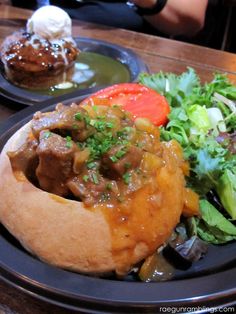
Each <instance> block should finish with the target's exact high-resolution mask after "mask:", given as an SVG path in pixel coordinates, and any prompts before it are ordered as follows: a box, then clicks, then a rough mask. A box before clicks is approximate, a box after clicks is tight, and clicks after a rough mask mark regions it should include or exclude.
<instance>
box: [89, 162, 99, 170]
mask: <svg viewBox="0 0 236 314" xmlns="http://www.w3.org/2000/svg"><path fill="white" fill-rule="evenodd" d="M96 167H97V164H96V163H95V162H88V163H87V168H88V169H93V168H96Z"/></svg>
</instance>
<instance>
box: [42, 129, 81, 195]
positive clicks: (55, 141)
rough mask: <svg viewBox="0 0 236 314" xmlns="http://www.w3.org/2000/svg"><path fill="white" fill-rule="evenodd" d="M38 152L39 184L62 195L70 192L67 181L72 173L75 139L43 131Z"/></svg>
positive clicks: (48, 190)
mask: <svg viewBox="0 0 236 314" xmlns="http://www.w3.org/2000/svg"><path fill="white" fill-rule="evenodd" d="M39 141H40V142H39V146H38V148H37V154H38V156H39V165H38V167H37V169H36V175H37V178H38V182H39V185H40V187H41V188H42V189H44V190H45V191H47V192H51V193H54V194H57V195H60V196H66V195H67V194H68V188H67V186H66V185H65V182H66V181H67V180H68V178H69V177H70V176H71V175H72V167H73V158H74V153H75V152H76V151H77V146H76V145H75V143H74V142H73V141H70V142H68V141H67V140H66V139H65V138H63V137H61V136H60V135H58V134H54V133H51V132H49V131H41V132H40V139H39Z"/></svg>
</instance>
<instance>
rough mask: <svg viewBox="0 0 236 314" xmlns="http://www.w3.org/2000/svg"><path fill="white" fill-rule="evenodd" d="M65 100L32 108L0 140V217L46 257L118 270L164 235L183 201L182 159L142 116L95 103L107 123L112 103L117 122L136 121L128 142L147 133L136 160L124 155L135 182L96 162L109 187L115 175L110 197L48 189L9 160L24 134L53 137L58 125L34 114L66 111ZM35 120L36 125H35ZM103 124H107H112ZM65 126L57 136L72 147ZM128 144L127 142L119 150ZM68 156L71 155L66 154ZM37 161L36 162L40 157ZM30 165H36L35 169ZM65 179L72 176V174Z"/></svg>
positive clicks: (81, 267) (91, 270) (98, 270)
mask: <svg viewBox="0 0 236 314" xmlns="http://www.w3.org/2000/svg"><path fill="white" fill-rule="evenodd" d="M67 108H69V109H68V110H72V111H73V115H72V117H73V119H74V117H75V115H76V114H77V113H79V112H81V109H80V107H79V106H78V105H77V104H72V106H71V107H67ZM67 108H65V106H63V105H58V106H57V108H56V110H55V111H54V112H53V113H36V114H35V116H34V119H33V120H32V121H31V122H29V123H28V124H26V125H25V126H24V127H23V128H21V129H20V130H18V131H17V132H16V133H15V134H14V135H13V137H11V138H10V139H9V141H8V142H7V144H6V145H5V147H4V149H3V151H2V153H1V156H0V178H1V179H0V220H1V222H2V223H3V224H4V226H5V227H6V228H7V229H8V230H9V231H10V232H11V233H12V234H13V235H14V236H15V237H16V238H17V239H18V240H19V241H20V242H21V244H22V245H23V246H24V247H25V248H26V249H27V250H28V251H30V252H31V253H32V254H33V255H36V256H37V257H38V258H40V259H41V260H43V261H45V262H47V263H50V264H53V265H56V266H58V267H62V268H65V269H69V270H73V271H77V272H81V273H86V274H96V275H101V274H106V273H109V272H111V271H115V272H116V273H117V274H125V273H127V272H128V271H129V270H130V269H131V268H132V267H133V266H134V265H136V264H137V263H139V262H140V261H142V260H143V259H144V258H146V257H147V256H149V255H150V254H152V253H153V252H154V251H155V250H156V249H157V248H158V247H160V246H161V245H162V244H163V243H165V241H167V240H168V238H169V236H170V234H171V232H172V230H173V229H174V227H175V226H176V224H177V223H178V221H179V219H180V216H181V214H182V212H183V210H184V208H186V201H185V194H186V193H185V192H186V188H185V179H184V176H185V174H186V173H187V165H186V162H185V161H184V159H183V156H182V152H181V148H180V146H179V145H178V143H176V142H174V141H172V142H169V143H162V142H160V140H159V132H158V129H156V128H154V127H153V126H152V124H150V123H148V122H147V121H146V120H141V121H140V120H138V121H135V122H134V123H133V122H131V120H130V118H129V115H128V114H127V113H125V112H124V111H122V110H120V109H119V108H107V107H105V106H100V108H101V109H99V110H100V113H99V114H100V117H101V113H102V112H103V113H104V112H106V116H110V117H112V115H113V117H112V119H111V121H112V122H113V123H114V121H115V120H114V112H112V111H115V115H118V116H119V115H121V116H120V117H123V118H124V117H125V119H123V120H124V121H123V122H122V123H124V124H123V125H122V127H123V128H126V127H127V126H128V125H129V126H130V128H131V129H132V130H131V129H130V131H131V133H132V132H133V129H134V130H137V129H138V133H139V136H138V137H137V134H136V137H134V138H133V139H132V140H131V142H132V145H133V144H134V143H135V144H137V143H144V144H145V141H144V137H143V138H142V136H141V135H140V134H143V136H144V135H145V138H149V139H152V141H151V142H149V143H148V141H146V142H147V144H148V145H146V147H145V150H142V154H141V155H142V156H141V158H140V157H139V162H137V161H136V162H132V160H131V163H132V164H133V165H134V168H131V169H130V170H129V171H130V172H129V173H131V175H130V177H131V181H132V180H133V177H134V178H135V180H136V183H137V182H139V183H138V184H136V183H135V184H130V182H128V184H127V182H125V180H126V179H127V176H126V177H125V174H126V173H122V175H121V176H119V177H118V178H117V177H116V175H117V173H115V174H114V173H113V174H112V171H115V172H116V169H115V170H114V168H113V169H112V171H109V170H107V169H105V170H104V167H103V168H102V175H103V178H105V179H106V180H109V183H111V186H110V188H111V187H114V186H112V185H114V184H115V183H114V181H115V182H118V191H119V193H118V194H117V190H116V191H113V190H112V192H110V190H109V191H108V194H109V193H110V194H109V195H110V200H109V199H104V198H102V193H101V195H100V194H99V197H98V198H96V197H97V194H96V193H95V194H92V199H91V197H87V196H88V195H80V197H78V195H77V199H76V197H75V194H74V195H73V199H72V197H71V195H70V193H69V195H64V193H65V192H64V189H62V190H56V191H54V193H52V192H51V191H47V190H46V189H47V187H45V184H44V183H42V182H44V181H43V180H39V181H40V182H37V183H35V181H34V179H33V178H32V176H29V175H28V173H27V171H26V168H24V167H23V168H24V169H19V167H18V166H17V162H16V163H14V153H12V152H16V151H17V150H18V151H19V149H20V148H21V147H22V145H24V143H25V142H26V141H28V140H30V141H31V140H35V139H36V140H37V141H38V144H37V145H36V146H37V149H38V147H39V145H40V142H41V144H42V142H44V140H48V139H51V140H52V139H53V136H55V137H56V135H58V134H57V133H58V129H56V127H55V125H54V126H52V125H51V126H50V125H49V124H47V127H46V128H45V125H44V124H43V123H41V122H42V120H43V119H44V121H49V119H50V117H51V116H52V115H53V114H54V117H55V115H56V116H57V117H58V116H60V117H61V116H63V115H64V117H65V116H67V117H68V114H67V113H68V110H67ZM83 110H84V112H83V114H85V115H86V116H89V117H90V119H91V120H90V123H89V125H90V129H89V130H90V131H91V129H92V130H94V125H95V122H96V121H98V120H99V121H101V119H96V118H98V116H96V115H97V113H96V112H95V110H93V108H91V107H90V106H88V107H87V108H86V106H85V107H84V109H83ZM77 118H79V119H75V122H76V123H78V124H79V123H80V122H81V120H80V118H81V116H80V115H77ZM83 121H84V120H83ZM94 121H95V122H94ZM105 121H106V123H110V122H111V121H110V120H105ZM116 121H117V120H116ZM57 122H58V120H57ZM40 123H41V128H42V129H40V127H39V126H40ZM42 125H44V127H42ZM107 126H109V128H110V126H111V125H107ZM113 126H114V125H113ZM114 129H115V128H113V129H112V130H114ZM45 130H46V131H45ZM48 130H49V131H48ZM55 130H57V133H55ZM67 130H68V128H67ZM64 131H65V128H64V129H63V132H62V133H63V134H64V137H63V136H61V135H58V136H61V137H63V138H64V140H62V142H63V141H64V143H65V147H67V146H68V147H67V148H68V149H71V138H70V140H69V141H68V133H67V134H65V133H64ZM40 132H51V133H53V135H50V136H49V137H48V136H47V135H48V133H46V134H47V135H46V136H45V137H41V139H40V136H39V135H37V134H40ZM116 132H117V129H116ZM54 133H55V134H56V135H54ZM59 133H60V132H59ZM131 133H130V134H129V135H131ZM43 134H45V133H43ZM69 134H70V137H72V141H73V142H75V141H74V140H73V138H75V137H76V135H73V134H72V132H71V130H70V133H69ZM93 134H94V133H93ZM132 134H133V133H132ZM87 136H88V134H87ZM140 136H141V137H140ZM83 137H84V134H83V136H82V138H83ZM82 138H81V137H80V139H79V140H78V138H77V141H79V142H83V141H84V142H85V140H82ZM87 138H91V137H90V136H88V137H87ZM68 142H69V143H70V145H68ZM116 144H117V143H116ZM119 144H120V143H119ZM150 144H151V145H150ZM41 146H42V145H41ZM137 147H138V146H137ZM83 148H87V147H83ZM90 148H91V147H90ZM139 148H140V147H139ZM79 149H81V147H80V148H79ZM140 149H141V148H140ZM39 151H40V149H39ZM130 151H131V150H130V146H129V149H128V150H127V151H126V155H127V154H128V152H130ZM80 152H81V150H80ZM154 152H155V154H154ZM106 153H107V152H106ZM38 154H39V152H38ZM138 154H139V153H138V150H136V151H132V154H131V155H138ZM114 155H116V153H114V152H113V155H112V156H114ZM154 155H155V156H156V158H154ZM18 156H19V155H18ZM117 156H118V155H116V157H117ZM9 157H10V159H9ZM100 157H102V158H101V160H102V161H101V162H102V163H105V164H106V165H107V164H108V163H107V156H104V154H103V156H100ZM122 157H123V156H122ZM20 159H21V158H20ZM121 159H122V158H121ZM10 160H11V161H10ZM110 160H111V159H109V161H110ZM74 161H75V157H73V162H74ZM50 165H51V164H50ZM86 165H88V163H87V164H86ZM52 166H53V163H52V165H51V167H52ZM73 166H74V165H73ZM112 166H113V164H112ZM51 167H49V168H51ZM86 167H87V166H86ZM99 167H100V166H99ZM37 169H39V163H38V164H37ZM86 169H87V168H86ZM123 169H124V168H123ZM90 170H91V169H87V170H86V171H88V177H89V178H86V177H85V176H86V175H85V174H84V173H83V177H82V178H83V179H85V178H86V180H87V179H89V180H90V172H89V171H90ZM122 171H123V170H122ZM140 172H141V174H140ZM37 173H40V171H39V170H38V171H37ZM144 174H145V178H144V177H142V180H143V181H142V180H141V181H142V182H141V184H140V180H138V179H140V177H139V176H140V175H142V176H143V175H144ZM99 175H100V172H99ZM47 177H48V176H47ZM41 178H42V177H41ZM92 178H93V179H94V177H92ZM101 180H103V179H101ZM72 181H73V182H72V183H73V184H74V183H75V181H76V180H72ZM80 183H81V182H80ZM84 183H87V182H84ZM90 183H91V182H90ZM131 183H133V182H131ZM63 184H65V185H66V186H67V187H68V188H69V190H70V192H71V191H73V184H72V185H71V182H70V184H68V180H67V182H66V183H65V182H64V183H63ZM94 184H96V183H94ZM42 186H43V187H42ZM107 187H108V185H107ZM89 188H90V189H92V188H91V186H88V187H87V192H86V193H87V194H88V189H89ZM120 192H122V193H123V194H122V193H120ZM55 193H57V194H61V195H57V194H55ZM66 193H67V192H66ZM66 193H65V194H66ZM112 193H114V194H112ZM121 194H122V195H121ZM117 195H118V197H117ZM90 196H91V195H90ZM120 196H122V197H123V199H122V197H120ZM114 197H115V200H114ZM124 197H125V199H124Z"/></svg>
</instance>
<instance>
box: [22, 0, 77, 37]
mask: <svg viewBox="0 0 236 314" xmlns="http://www.w3.org/2000/svg"><path fill="white" fill-rule="evenodd" d="M26 28H27V32H29V33H35V34H36V35H39V36H41V37H43V38H45V39H48V40H53V39H62V38H67V37H71V34H72V31H71V19H70V17H69V15H68V14H67V13H66V12H65V11H64V10H62V9H60V8H58V7H56V6H53V5H46V6H43V7H41V8H40V9H38V10H37V11H35V12H34V13H33V15H32V16H31V18H30V19H29V20H28V22H27V26H26Z"/></svg>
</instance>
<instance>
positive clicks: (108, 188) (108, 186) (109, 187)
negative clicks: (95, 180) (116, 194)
mask: <svg viewBox="0 0 236 314" xmlns="http://www.w3.org/2000/svg"><path fill="white" fill-rule="evenodd" d="M106 189H107V190H108V191H111V189H112V183H111V182H108V183H107V184H106Z"/></svg>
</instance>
